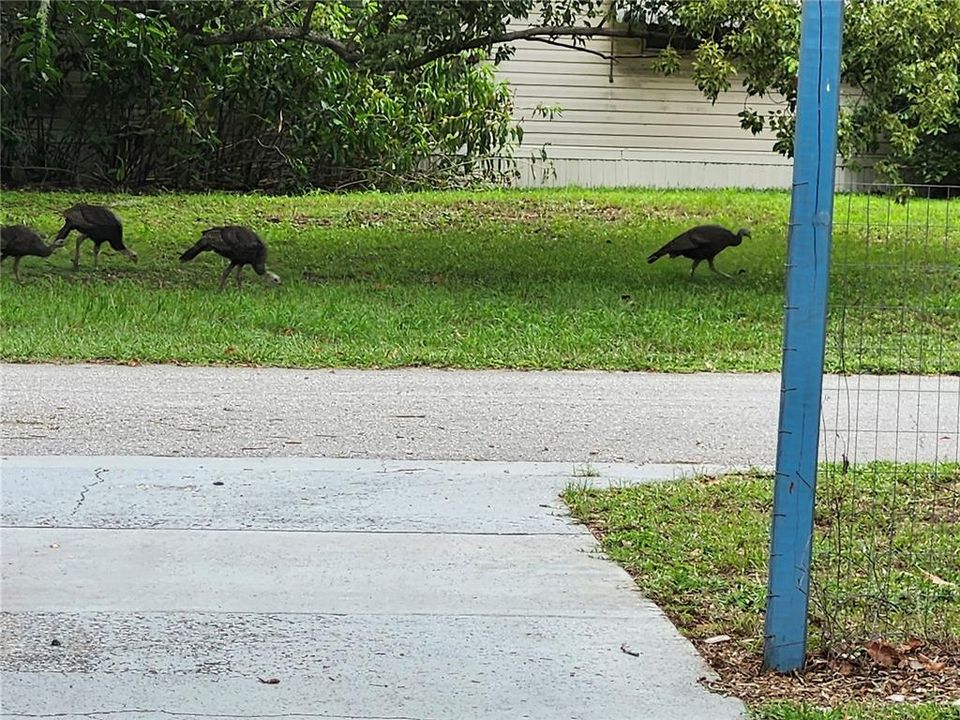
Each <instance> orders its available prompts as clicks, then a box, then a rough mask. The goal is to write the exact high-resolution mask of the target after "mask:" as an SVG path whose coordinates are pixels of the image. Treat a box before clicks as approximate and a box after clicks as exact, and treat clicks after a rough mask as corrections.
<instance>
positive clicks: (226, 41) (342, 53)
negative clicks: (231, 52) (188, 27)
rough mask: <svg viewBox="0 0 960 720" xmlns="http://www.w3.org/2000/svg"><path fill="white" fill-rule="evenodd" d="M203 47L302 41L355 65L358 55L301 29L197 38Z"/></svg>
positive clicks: (255, 30) (333, 40)
mask: <svg viewBox="0 0 960 720" xmlns="http://www.w3.org/2000/svg"><path fill="white" fill-rule="evenodd" d="M198 39H199V41H200V44H201V45H203V46H204V47H208V46H210V45H240V44H243V43H248V42H263V41H264V40H303V41H304V42H308V43H311V44H313V45H319V46H320V47H325V48H327V49H328V50H332V51H333V53H334V54H335V55H337V56H338V57H339V58H340V59H341V60H343V61H344V62H347V63H350V64H351V65H356V64H357V62H359V60H360V54H359V53H356V52H354V51H352V50H351V49H350V48H349V47H347V46H346V45H345V44H344V43H342V42H340V41H339V40H337V39H336V38H332V37H330V36H329V35H324V34H323V33H318V32H314V31H312V30H310V29H309V28H303V27H279V28H272V27H259V28H258V27H252V28H247V29H246V30H239V31H237V32H232V33H224V34H223V35H207V36H203V37H200V38H198Z"/></svg>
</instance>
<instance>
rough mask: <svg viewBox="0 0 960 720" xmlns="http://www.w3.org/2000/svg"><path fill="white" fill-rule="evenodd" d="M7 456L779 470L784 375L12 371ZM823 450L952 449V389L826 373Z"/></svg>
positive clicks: (950, 381)
mask: <svg viewBox="0 0 960 720" xmlns="http://www.w3.org/2000/svg"><path fill="white" fill-rule="evenodd" d="M0 382H2V391H3V397H2V399H3V402H2V416H0V418H2V427H0V432H2V435H0V439H2V449H3V453H4V454H6V455H108V456H109V455H161V456H166V455H172V456H176V455H180V456H193V457H247V456H279V455H283V456H308V457H340V458H419V459H437V460H503V461H564V462H579V463H583V462H597V463H604V462H614V463H616V462H619V463H633V464H646V463H667V464H678V463H679V464H712V465H720V466H725V467H742V466H760V467H769V466H772V465H773V463H774V460H775V453H776V437H777V413H778V406H779V397H780V378H779V376H778V375H774V374H760V375H750V374H736V375H734V374H714V373H710V374H690V375H668V374H655V373H622V372H594V371H579V372H517V371H445V370H431V369H405V370H379V371H361V370H289V369H275V368H269V369H268V368H256V369H254V368H195V367H173V366H142V367H123V366H114V365H3V366H0ZM823 409H824V410H823V422H822V430H823V437H824V441H823V442H822V443H821V448H822V450H823V452H824V453H825V455H826V456H827V457H829V458H832V459H839V458H840V456H841V454H842V453H845V454H846V455H847V456H848V458H849V459H850V460H851V461H852V462H865V461H868V460H872V459H875V458H882V459H890V460H895V459H897V460H901V461H904V460H912V459H921V460H930V459H934V458H949V457H954V458H955V457H956V456H957V447H958V442H960V440H958V438H960V378H958V377H947V378H916V377H882V378H878V377H874V376H859V377H856V378H848V379H844V378H836V377H829V378H827V379H826V382H825V389H824V400H823Z"/></svg>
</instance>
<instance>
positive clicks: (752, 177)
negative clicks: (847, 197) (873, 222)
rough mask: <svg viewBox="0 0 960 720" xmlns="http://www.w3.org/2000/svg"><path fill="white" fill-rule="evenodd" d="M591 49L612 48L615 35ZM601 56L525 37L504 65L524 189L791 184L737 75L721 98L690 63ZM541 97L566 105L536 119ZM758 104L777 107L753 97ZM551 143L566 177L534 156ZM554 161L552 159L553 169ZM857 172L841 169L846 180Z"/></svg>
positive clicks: (787, 163) (786, 164) (788, 168)
mask: <svg viewBox="0 0 960 720" xmlns="http://www.w3.org/2000/svg"><path fill="white" fill-rule="evenodd" d="M616 43H617V44H616V51H617V53H618V54H629V53H637V52H638V51H639V49H640V48H639V44H638V43H637V42H636V41H633V40H617V41H616ZM588 47H595V48H597V49H599V50H603V51H604V52H608V53H609V51H610V49H611V41H610V39H599V40H594V41H591V42H590V44H589V45H588ZM612 72H613V82H612V83H611V82H610V77H611V76H610V73H611V66H610V62H609V61H607V60H604V59H603V58H601V57H597V56H595V55H590V54H588V53H584V52H579V51H577V50H573V49H567V48H560V47H555V46H551V45H547V44H544V43H540V42H529V41H523V42H518V43H517V52H516V54H515V55H514V57H513V58H511V59H510V60H508V61H506V62H504V63H503V64H501V65H500V67H499V75H500V77H501V78H503V79H505V80H507V81H509V82H510V84H511V86H512V87H513V89H514V93H515V101H516V111H515V113H516V116H517V118H518V119H520V120H522V123H523V128H524V133H525V134H524V139H523V144H522V146H521V147H520V148H518V149H517V152H516V156H517V159H518V161H519V165H520V168H519V169H520V171H521V178H520V180H519V182H518V184H520V185H524V186H539V185H548V186H554V185H581V186H652V187H691V188H695V187H732V186H736V187H751V188H787V187H790V183H791V176H792V162H791V160H790V159H788V158H785V157H783V156H781V155H780V154H778V153H776V152H774V151H773V150H772V147H773V143H774V137H773V135H772V134H771V133H768V132H764V133H761V134H760V135H756V136H755V135H752V134H751V133H750V132H749V131H746V130H742V129H741V128H740V119H739V118H738V117H737V113H738V112H740V111H741V110H743V109H744V107H745V104H746V100H747V96H746V91H745V90H743V89H742V88H741V87H739V83H738V82H737V81H734V83H733V87H732V88H731V90H730V91H728V92H726V93H723V94H722V95H721V96H720V97H719V98H718V100H717V102H716V104H711V103H710V101H709V100H707V99H706V98H705V97H704V96H703V94H702V93H701V92H700V91H699V90H698V89H697V88H696V86H695V85H694V84H693V82H692V81H691V79H690V70H689V68H686V69H684V70H683V71H682V72H681V73H679V74H677V75H673V76H671V77H663V76H662V75H661V74H659V73H657V72H655V71H654V70H653V68H652V61H651V60H650V59H623V60H620V61H619V62H616V63H614V64H613V69H612ZM539 104H543V105H546V106H554V105H559V106H560V107H561V108H562V110H563V112H562V113H561V114H560V115H559V116H557V117H555V118H554V119H552V120H547V119H544V118H536V117H534V114H533V110H534V108H536V107H537V106H538V105H539ZM750 105H751V107H754V108H755V109H758V110H762V109H765V108H773V107H776V103H775V102H774V101H773V100H770V99H767V98H764V99H758V98H753V99H752V100H751V102H750ZM543 146H546V147H545V149H546V152H547V155H548V157H549V158H550V160H551V161H552V162H551V165H552V167H553V170H554V171H555V173H556V176H555V177H554V176H552V175H549V174H547V175H546V176H545V177H544V173H543V170H544V167H543V165H542V164H538V163H531V162H530V161H529V158H530V157H531V155H535V156H537V157H539V154H540V148H541V147H543ZM548 167H549V166H548ZM855 179H857V178H856V177H855V176H854V174H853V173H850V172H846V171H843V170H840V171H838V182H840V183H843V182H847V181H851V180H855Z"/></svg>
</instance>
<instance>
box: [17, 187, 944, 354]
mask: <svg viewBox="0 0 960 720" xmlns="http://www.w3.org/2000/svg"><path fill="white" fill-rule="evenodd" d="M0 200H2V221H3V223H4V224H7V223H11V222H26V223H28V224H30V225H32V226H34V227H35V228H37V229H38V230H39V231H41V233H43V234H44V235H46V236H52V235H53V234H54V233H56V231H57V230H58V229H59V227H60V225H61V220H60V212H61V211H62V210H63V209H65V208H67V207H69V206H70V205H71V204H73V203H74V202H77V201H80V200H83V201H87V202H98V203H105V204H108V205H110V206H111V207H113V208H114V209H115V210H116V212H117V213H118V214H119V215H120V216H121V217H122V219H123V221H124V224H125V229H126V236H127V239H128V244H129V245H130V246H131V247H133V248H134V249H136V250H137V252H138V253H139V255H140V262H139V263H138V264H136V265H134V264H131V263H130V262H129V261H128V260H127V259H126V258H124V257H122V256H119V255H117V254H116V253H113V252H112V251H111V250H109V249H108V248H106V247H105V249H104V251H103V253H102V254H101V267H100V268H99V269H98V270H96V271H95V270H93V269H92V267H91V247H92V245H91V244H90V243H89V242H88V243H86V244H85V245H84V248H83V256H82V260H81V263H82V264H81V268H80V270H79V271H74V270H73V269H72V268H71V265H70V256H71V254H72V251H73V240H72V239H71V240H70V241H69V243H68V245H67V247H65V248H63V249H61V250H58V251H57V252H56V253H55V254H54V255H53V256H52V257H51V258H49V259H47V260H44V259H39V258H28V259H25V260H24V261H23V262H22V264H21V274H22V275H23V277H24V281H25V282H24V284H23V285H22V286H21V285H17V284H16V282H15V281H14V279H13V275H12V273H11V272H10V267H11V264H10V262H9V261H6V262H5V263H4V273H3V274H4V277H3V278H2V283H0V292H2V303H0V321H2V325H3V333H2V339H0V357H2V358H3V359H5V360H12V361H39V360H61V361H83V360H100V359H106V360H113V361H119V362H171V361H172V362H180V363H196V364H208V363H218V364H256V365H276V366H292V367H314V366H326V367H348V366H349V367H392V366H415V365H427V366H437V367H465V368H485V367H513V368H606V369H622V370H659V371H700V370H705V371H721V370H728V371H760V370H767V371H773V370H777V369H778V368H779V365H780V356H781V334H782V321H783V305H784V266H785V259H786V229H787V223H788V215H789V194H788V193H783V192H751V191H661V190H624V191H588V190H556V191H553V190H544V191H519V190H518V191H489V192H453V193H422V194H410V195H383V194H377V193H361V194H354V195H345V196H333V195H311V196H302V197H264V196H256V195H228V194H204V195H184V194H165V195H153V196H132V195H93V194H84V195H79V194H71V193H39V192H3V193H2V195H0ZM911 212H912V213H913V214H912V215H911V214H910V213H911ZM924 213H925V215H924ZM958 218H960V201H953V202H951V203H949V204H948V203H946V202H943V201H939V202H926V201H923V202H922V203H919V204H918V203H911V204H909V205H906V206H903V205H896V204H893V203H890V202H888V201H886V200H885V199H882V198H876V197H873V198H867V197H866V196H854V197H841V199H840V200H838V204H837V229H836V232H835V250H836V253H835V257H836V258H837V262H836V264H835V267H834V278H835V290H834V294H835V299H837V300H838V308H839V300H840V298H841V297H842V298H845V299H847V300H849V301H850V302H852V303H853V305H851V306H850V307H848V308H846V310H845V312H844V313H840V312H837V313H836V315H835V318H834V320H833V324H834V330H832V331H831V342H830V348H829V350H828V366H829V367H830V368H831V369H839V368H841V367H847V368H849V367H850V365H851V361H852V360H856V365H857V369H861V370H876V371H880V372H892V371H896V370H900V369H903V370H908V371H914V372H919V371H928V372H929V371H948V372H960V262H958V260H957V258H960V227H958V226H957V219H958ZM702 222H716V223H721V224H724V225H726V226H728V227H730V228H732V229H736V228H739V227H742V226H743V227H749V228H751V229H752V231H753V236H752V237H751V238H748V239H747V240H746V241H745V242H744V243H743V245H741V246H740V247H737V248H732V249H728V250H726V251H725V252H724V253H723V254H722V255H720V257H719V258H718V260H717V265H718V267H719V268H720V269H722V270H724V271H726V272H729V273H731V274H736V273H738V272H739V271H740V270H743V271H744V272H742V273H740V274H736V276H735V277H734V279H732V280H726V279H724V278H720V277H717V276H715V275H713V274H712V273H710V272H709V269H708V268H706V266H701V267H700V268H699V269H698V271H697V276H696V277H695V278H693V279H690V278H689V272H690V262H689V261H687V260H682V259H681V260H673V261H671V260H669V259H663V260H660V261H659V262H658V263H656V264H654V265H648V264H647V262H646V257H647V255H648V254H649V253H650V252H652V251H653V250H655V249H657V248H658V247H659V246H660V245H661V244H663V243H664V242H666V241H668V240H669V239H670V238H672V237H673V236H674V235H676V234H677V233H679V232H681V231H683V230H684V229H686V228H688V227H690V226H691V225H695V224H698V223H702ZM867 222H869V223H870V226H869V227H867V226H866V225H865V224H864V223H867ZM229 223H236V224H247V225H250V226H251V227H253V228H254V229H255V230H257V232H259V233H260V234H261V236H262V237H263V238H264V240H265V241H266V243H267V245H268V247H269V249H270V261H269V262H268V267H269V268H270V269H272V270H274V271H275V272H277V273H278V274H279V275H280V276H281V277H282V278H283V285H281V286H280V287H268V286H265V285H263V284H262V283H259V282H257V281H256V277H255V275H254V274H253V272H252V271H251V270H250V269H249V268H248V269H246V270H245V271H244V276H245V284H244V287H243V288H242V290H241V291H239V292H238V291H237V290H236V288H235V287H233V286H232V285H229V286H228V289H227V290H225V291H224V292H218V291H217V282H218V279H219V275H220V272H221V270H222V269H223V268H224V267H225V266H226V261H224V260H222V259H221V258H219V257H216V256H214V255H201V256H200V257H198V258H197V259H196V260H194V261H193V262H191V263H188V264H183V265H182V264H181V263H179V262H178V259H177V258H178V255H179V253H180V252H182V251H183V250H184V249H185V248H186V247H188V246H189V245H191V244H192V243H193V242H194V241H195V240H196V239H197V238H198V237H199V235H200V231H201V230H203V229H204V228H206V227H210V226H212V225H218V224H229ZM908 225H909V227H907V226H908ZM950 258H952V259H950ZM951 263H952V264H951ZM891 309H896V311H895V312H891ZM841 317H842V319H843V334H842V339H843V343H844V344H843V349H844V353H845V356H844V357H843V358H841V357H840V344H839V342H837V341H836V340H837V338H840V337H841V333H840V330H841V328H840V324H839V323H840V319H841Z"/></svg>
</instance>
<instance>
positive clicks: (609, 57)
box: [527, 37, 620, 62]
mask: <svg viewBox="0 0 960 720" xmlns="http://www.w3.org/2000/svg"><path fill="white" fill-rule="evenodd" d="M527 40H529V41H530V42H541V43H543V44H544V45H553V46H555V47H562V48H569V49H570V50H578V51H580V52H585V53H588V54H590V55H596V56H597V57H602V58H603V59H604V60H613V61H614V62H617V60H618V59H619V58H620V56H619V55H610V54H609V53H605V52H602V51H600V50H594V49H593V48H588V47H582V46H581V45H571V44H570V43H562V42H557V41H556V40H551V39H550V38H544V37H532V38H527Z"/></svg>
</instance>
